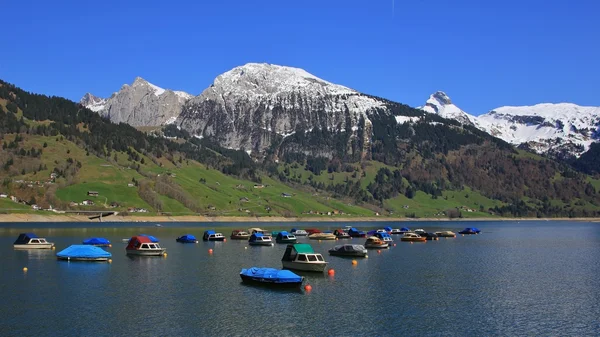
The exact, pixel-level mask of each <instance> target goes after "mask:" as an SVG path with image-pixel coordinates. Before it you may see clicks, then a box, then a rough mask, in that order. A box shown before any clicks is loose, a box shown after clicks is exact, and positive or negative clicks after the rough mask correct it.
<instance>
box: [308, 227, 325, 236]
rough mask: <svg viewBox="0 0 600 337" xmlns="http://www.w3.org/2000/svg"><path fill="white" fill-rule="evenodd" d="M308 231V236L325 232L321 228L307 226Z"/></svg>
mask: <svg viewBox="0 0 600 337" xmlns="http://www.w3.org/2000/svg"><path fill="white" fill-rule="evenodd" d="M306 232H307V233H308V236H311V235H312V234H317V233H323V232H322V231H321V230H319V229H316V228H307V229H306Z"/></svg>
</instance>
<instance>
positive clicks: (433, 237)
mask: <svg viewBox="0 0 600 337" xmlns="http://www.w3.org/2000/svg"><path fill="white" fill-rule="evenodd" d="M421 236H422V237H424V238H425V240H429V241H435V240H439V239H440V238H439V237H438V236H437V234H435V233H432V232H426V233H425V234H422V235H421Z"/></svg>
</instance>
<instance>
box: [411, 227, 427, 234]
mask: <svg viewBox="0 0 600 337" xmlns="http://www.w3.org/2000/svg"><path fill="white" fill-rule="evenodd" d="M413 232H414V233H415V234H418V235H420V236H424V235H425V233H427V232H426V231H425V230H424V229H423V228H417V229H415V230H414V231H413Z"/></svg>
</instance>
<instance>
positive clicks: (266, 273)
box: [240, 267, 302, 283]
mask: <svg viewBox="0 0 600 337" xmlns="http://www.w3.org/2000/svg"><path fill="white" fill-rule="evenodd" d="M240 274H241V275H246V276H250V277H256V278H261V279H266V280H278V283H288V282H292V283H297V282H302V277H301V276H298V275H296V274H294V273H293V272H291V271H289V270H280V269H275V268H258V267H252V268H249V269H242V271H241V272H240Z"/></svg>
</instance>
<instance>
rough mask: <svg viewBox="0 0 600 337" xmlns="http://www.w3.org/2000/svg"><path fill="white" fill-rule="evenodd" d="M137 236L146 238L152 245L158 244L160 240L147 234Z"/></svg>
mask: <svg viewBox="0 0 600 337" xmlns="http://www.w3.org/2000/svg"><path fill="white" fill-rule="evenodd" d="M139 236H145V237H147V238H148V239H150V241H151V242H154V243H158V242H160V240H159V239H158V238H157V237H155V236H152V235H148V234H140V235H139Z"/></svg>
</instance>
